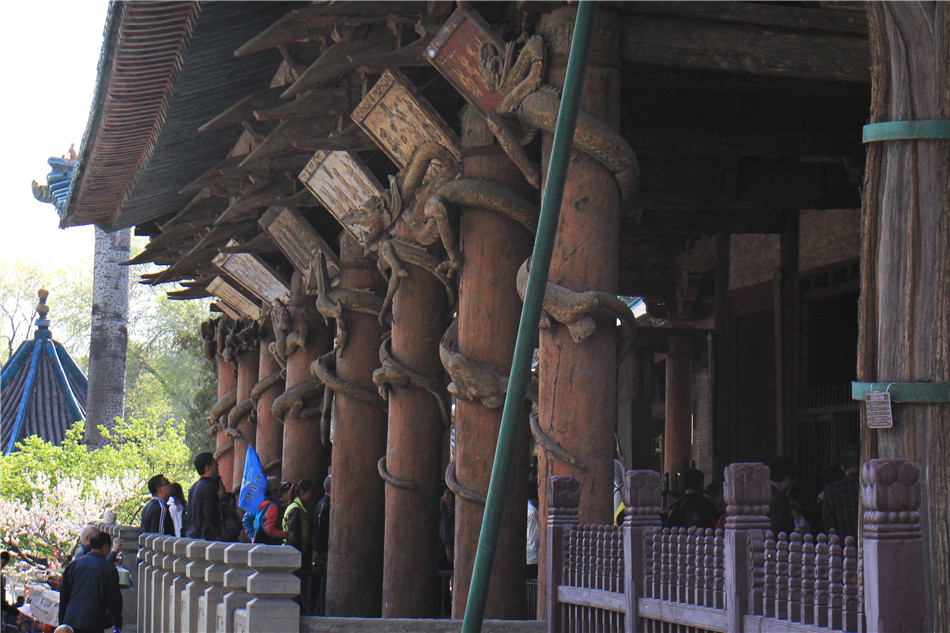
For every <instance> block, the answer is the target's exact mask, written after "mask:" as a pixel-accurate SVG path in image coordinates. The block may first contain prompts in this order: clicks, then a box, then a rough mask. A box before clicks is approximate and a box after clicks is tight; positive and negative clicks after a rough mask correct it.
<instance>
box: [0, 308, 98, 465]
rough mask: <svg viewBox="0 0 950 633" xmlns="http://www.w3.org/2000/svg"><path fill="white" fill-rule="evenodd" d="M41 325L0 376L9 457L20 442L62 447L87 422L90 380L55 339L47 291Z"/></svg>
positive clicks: (0, 438)
mask: <svg viewBox="0 0 950 633" xmlns="http://www.w3.org/2000/svg"><path fill="white" fill-rule="evenodd" d="M39 295H40V304H39V305H38V306H37V309H36V310H37V313H38V314H39V320H38V321H37V323H36V332H35V333H34V335H33V339H32V340H28V341H24V342H23V343H22V344H21V345H20V347H18V348H17V350H16V352H14V354H13V356H11V357H10V359H9V360H8V361H7V363H6V364H5V365H4V366H3V369H2V371H0V450H2V451H3V454H4V455H9V454H10V452H11V451H12V450H13V448H14V446H15V445H16V443H17V442H19V441H20V440H22V439H24V438H27V437H29V436H31V435H38V436H40V437H41V438H43V439H44V440H46V441H48V442H52V443H54V444H59V443H61V442H62V441H63V438H64V437H65V436H66V431H67V429H69V427H70V426H72V424H73V423H74V422H77V421H80V420H85V419H86V389H87V385H88V383H87V380H86V375H85V374H83V372H82V370H81V369H79V367H78V366H77V365H76V363H75V362H73V359H72V358H70V356H69V352H67V351H66V348H65V347H63V345H62V343H60V342H58V341H54V340H53V334H52V332H50V329H49V325H50V321H49V319H48V318H47V313H48V312H49V306H47V305H46V297H47V296H48V293H47V291H46V290H40V291H39Z"/></svg>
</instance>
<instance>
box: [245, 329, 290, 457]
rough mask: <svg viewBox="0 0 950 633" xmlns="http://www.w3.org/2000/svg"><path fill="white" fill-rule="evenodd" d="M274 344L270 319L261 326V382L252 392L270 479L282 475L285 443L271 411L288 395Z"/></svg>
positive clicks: (259, 450) (259, 446)
mask: <svg viewBox="0 0 950 633" xmlns="http://www.w3.org/2000/svg"><path fill="white" fill-rule="evenodd" d="M274 340H275V338H274V331H273V325H272V324H271V320H270V319H267V320H265V321H264V322H263V323H262V324H261V345H260V355H259V358H258V374H257V376H258V382H257V384H256V385H254V388H253V389H252V390H251V400H252V401H254V402H255V410H256V411H257V442H256V444H254V449H255V450H256V451H257V455H258V457H260V459H261V465H263V466H264V472H265V473H267V474H268V475H279V474H280V459H281V453H282V450H283V441H284V429H283V428H282V427H281V425H280V422H279V421H278V420H277V418H276V417H274V412H273V411H272V410H271V407H273V405H274V400H276V399H277V397H278V396H280V394H282V393H283V392H284V380H285V377H284V375H285V372H284V370H283V367H281V366H280V363H279V362H278V361H277V358H276V357H275V356H274V354H273V353H272V352H271V345H272V344H273V343H274Z"/></svg>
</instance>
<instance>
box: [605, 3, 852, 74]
mask: <svg viewBox="0 0 950 633" xmlns="http://www.w3.org/2000/svg"><path fill="white" fill-rule="evenodd" d="M716 4H717V5H718V3H716ZM770 10H771V7H770ZM622 21H623V35H622V37H621V57H622V59H623V61H625V62H628V63H633V64H646V65H650V66H668V67H675V68H691V69H698V70H706V71H715V72H727V73H740V74H746V75H766V76H773V77H787V78H797V79H809V80H817V81H841V82H860V83H866V82H870V71H869V67H870V48H869V46H868V42H867V38H866V37H864V36H863V35H858V34H847V35H844V34H838V33H834V32H815V31H811V30H801V29H783V28H778V27H771V26H762V25H750V24H741V23H735V22H733V23H730V22H721V21H711V20H707V21H702V20H690V19H683V18H682V17H680V16H675V15H662V14H636V15H632V14H626V15H624V16H623V17H622Z"/></svg>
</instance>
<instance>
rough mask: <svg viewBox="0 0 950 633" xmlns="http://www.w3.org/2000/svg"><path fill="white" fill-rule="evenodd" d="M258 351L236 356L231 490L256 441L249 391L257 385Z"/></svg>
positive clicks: (237, 484)
mask: <svg viewBox="0 0 950 633" xmlns="http://www.w3.org/2000/svg"><path fill="white" fill-rule="evenodd" d="M259 357H260V350H259V349H258V348H257V347H251V348H247V349H244V350H242V351H241V352H240V353H239V354H238V356H237V398H236V404H235V405H234V407H235V413H236V414H237V417H238V419H237V420H236V423H235V425H234V428H235V429H236V431H237V434H236V435H235V436H234V469H233V470H234V472H233V473H232V475H231V477H232V478H231V490H237V489H238V488H240V487H241V480H242V478H243V477H244V458H245V457H246V456H247V447H248V445H251V446H254V444H255V442H256V439H257V425H256V424H253V423H252V421H251V410H252V409H253V403H252V402H251V389H253V388H254V385H256V384H257V377H258V361H259Z"/></svg>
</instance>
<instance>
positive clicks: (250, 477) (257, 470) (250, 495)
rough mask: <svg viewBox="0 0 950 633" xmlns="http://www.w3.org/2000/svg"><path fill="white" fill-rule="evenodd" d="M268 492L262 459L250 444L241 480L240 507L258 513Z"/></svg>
mask: <svg viewBox="0 0 950 633" xmlns="http://www.w3.org/2000/svg"><path fill="white" fill-rule="evenodd" d="M265 490H267V477H265V476H264V467H263V466H261V458H260V457H258V456H257V451H255V450H254V447H253V446H251V445H250V444H248V445H247V456H246V457H245V458H244V476H243V477H242V478H241V495H240V496H239V497H238V505H239V506H241V507H242V508H243V509H244V510H245V511H247V512H257V508H258V507H259V506H260V505H261V501H263V500H264V491H265Z"/></svg>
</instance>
